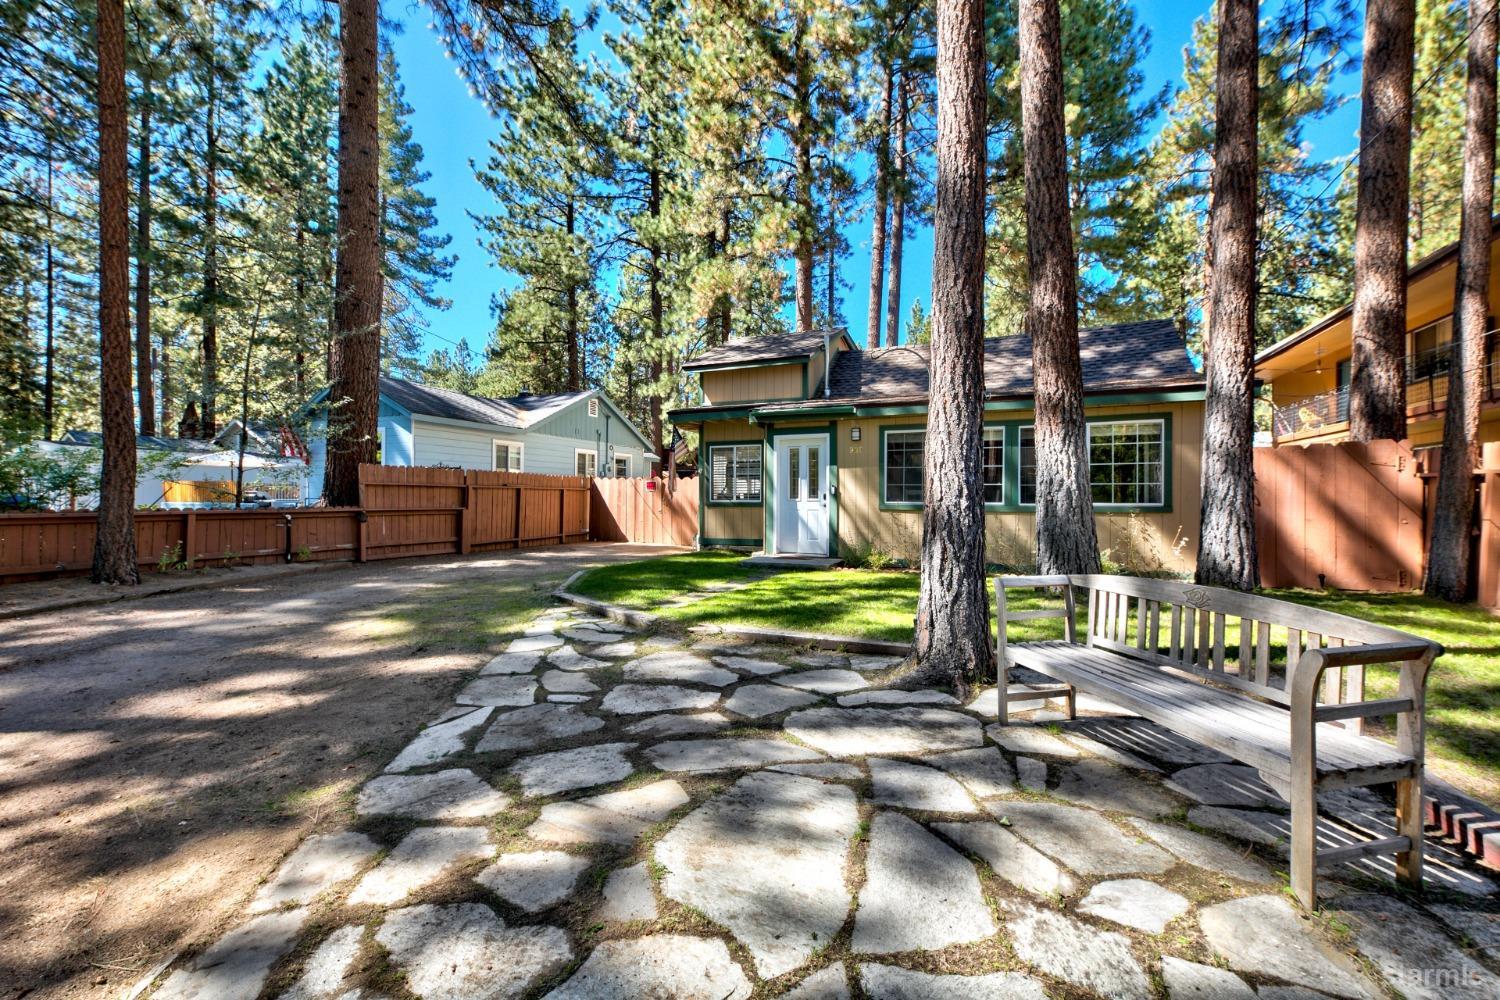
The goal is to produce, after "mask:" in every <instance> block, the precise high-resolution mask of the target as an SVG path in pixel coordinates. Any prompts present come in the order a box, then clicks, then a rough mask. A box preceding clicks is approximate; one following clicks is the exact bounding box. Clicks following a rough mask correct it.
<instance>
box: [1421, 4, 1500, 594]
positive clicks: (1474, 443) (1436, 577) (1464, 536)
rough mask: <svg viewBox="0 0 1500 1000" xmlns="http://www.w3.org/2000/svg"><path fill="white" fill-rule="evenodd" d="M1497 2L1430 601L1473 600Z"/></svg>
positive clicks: (1473, 98) (1477, 67) (1477, 39)
mask: <svg viewBox="0 0 1500 1000" xmlns="http://www.w3.org/2000/svg"><path fill="white" fill-rule="evenodd" d="M1495 11H1496V0H1469V25H1470V32H1469V87H1468V107H1467V111H1466V115H1465V121H1464V184H1463V216H1462V221H1461V222H1460V224H1459V239H1458V281H1457V287H1456V290H1455V292H1454V302H1453V315H1454V324H1453V343H1452V344H1451V345H1450V347H1449V355H1448V357H1449V362H1448V404H1447V409H1446V411H1445V412H1444V415H1443V451H1442V456H1443V458H1442V463H1441V464H1440V466H1439V468H1438V489H1437V502H1436V506H1435V507H1434V510H1433V520H1432V544H1431V545H1430V546H1429V547H1428V552H1427V575H1426V579H1425V580H1423V582H1422V589H1423V590H1424V591H1425V592H1426V593H1427V595H1428V596H1429V597H1438V598H1442V599H1443V600H1445V601H1462V600H1465V599H1466V598H1467V596H1468V589H1469V587H1468V585H1469V532H1470V525H1471V523H1472V518H1473V515H1474V474H1473V470H1474V469H1475V467H1476V466H1477V465H1478V464H1479V403H1480V400H1481V399H1482V398H1483V393H1484V383H1485V354H1486V351H1485V346H1486V341H1487V339H1488V336H1487V334H1488V329H1487V328H1488V326H1489V320H1488V317H1489V311H1490V296H1489V285H1490V206H1491V205H1493V204H1494V198H1495V54H1496V23H1495V16H1496V14H1495Z"/></svg>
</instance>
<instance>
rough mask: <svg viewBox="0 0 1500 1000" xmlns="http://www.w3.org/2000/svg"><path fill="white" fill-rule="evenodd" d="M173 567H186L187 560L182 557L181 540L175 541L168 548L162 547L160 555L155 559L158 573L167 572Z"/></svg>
mask: <svg viewBox="0 0 1500 1000" xmlns="http://www.w3.org/2000/svg"><path fill="white" fill-rule="evenodd" d="M174 569H177V570H181V569H187V560H186V559H184V558H183V557H182V543H181V542H177V543H176V544H174V545H173V546H172V547H170V548H166V549H162V550H161V555H160V556H159V557H157V560H156V571H157V572H158V573H169V572H171V571H172V570H174Z"/></svg>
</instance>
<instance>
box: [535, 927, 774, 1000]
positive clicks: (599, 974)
mask: <svg viewBox="0 0 1500 1000" xmlns="http://www.w3.org/2000/svg"><path fill="white" fill-rule="evenodd" d="M749 995H750V980H749V979H747V978H746V976H745V973H744V970H742V969H741V968H740V967H739V966H738V965H736V964H735V963H734V960H733V959H732V958H730V957H729V949H728V948H726V947H725V946H724V942H723V941H720V940H719V939H718V938H702V937H689V936H687V935H685V934H652V935H650V936H648V937H642V938H634V939H631V940H627V941H606V942H604V943H603V944H601V945H600V946H599V947H597V948H595V949H594V951H593V954H591V955H589V957H588V960H587V961H585V962H584V963H583V965H581V966H579V969H578V971H577V972H575V973H573V976H572V978H570V979H569V980H568V981H567V982H565V983H563V984H562V985H561V986H559V987H558V988H557V989H555V990H553V991H552V992H551V993H548V994H547V998H548V1000H602V998H605V997H620V998H622V1000H623V998H625V997H642V998H652V1000H656V998H659V1000H744V998H746V997H748V996H749Z"/></svg>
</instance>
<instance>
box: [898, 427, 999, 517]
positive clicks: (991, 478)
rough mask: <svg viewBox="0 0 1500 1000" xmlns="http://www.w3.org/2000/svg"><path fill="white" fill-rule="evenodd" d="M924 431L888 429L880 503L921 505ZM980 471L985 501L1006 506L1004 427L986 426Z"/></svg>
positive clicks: (925, 443)
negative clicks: (882, 493) (882, 490)
mask: <svg viewBox="0 0 1500 1000" xmlns="http://www.w3.org/2000/svg"><path fill="white" fill-rule="evenodd" d="M926 446H927V432H926V431H922V430H910V431H907V430H887V431H886V432H885V453H884V455H883V456H882V457H881V461H882V462H884V471H885V493H884V495H883V496H882V498H881V500H882V502H883V503H885V504H888V505H893V506H907V505H911V506H915V505H917V504H920V503H921V502H922V475H923V468H922V458H923V453H924V452H925V450H926ZM980 471H981V473H982V474H983V477H984V502H985V503H987V504H1003V503H1005V428H1003V427H986V428H985V429H984V437H983V439H982V441H981V444H980Z"/></svg>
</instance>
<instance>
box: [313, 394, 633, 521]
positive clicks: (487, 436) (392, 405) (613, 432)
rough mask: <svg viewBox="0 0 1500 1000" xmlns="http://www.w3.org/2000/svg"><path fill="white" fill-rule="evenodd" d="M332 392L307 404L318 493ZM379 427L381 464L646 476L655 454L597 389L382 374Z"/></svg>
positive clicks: (563, 473)
mask: <svg viewBox="0 0 1500 1000" xmlns="http://www.w3.org/2000/svg"><path fill="white" fill-rule="evenodd" d="M326 399H327V390H326V389H325V390H324V391H323V392H321V393H319V394H318V395H317V396H315V397H313V399H312V401H311V403H310V404H309V409H310V410H312V412H313V413H314V414H315V416H314V417H313V420H312V433H311V434H310V435H309V441H308V450H309V452H310V453H311V455H312V465H311V467H310V470H309V471H310V480H311V483H312V487H311V488H312V490H313V491H314V492H313V493H312V496H317V495H319V491H321V489H322V485H323V465H324V462H325V460H326V457H327V453H328V452H327V444H328V442H327V437H328V433H327V426H328V417H327V412H326V410H325V409H322V406H321V404H323V403H324V402H325V400H326ZM379 434H380V443H379V456H380V462H381V464H382V465H428V466H450V467H453V468H460V469H490V470H498V471H503V472H544V473H550V474H552V475H566V476H572V475H578V476H645V475H649V474H650V472H651V463H652V462H653V461H655V460H656V455H654V454H652V452H651V450H650V444H649V442H648V441H647V440H646V437H645V435H644V434H642V433H641V432H640V431H639V430H637V429H636V428H635V426H634V425H633V424H631V422H630V421H629V420H627V419H626V418H625V415H624V414H622V413H621V412H620V410H619V408H618V407H616V406H615V405H614V404H613V403H611V402H610V401H609V399H608V397H606V396H604V395H602V394H600V393H599V392H597V391H595V390H587V391H584V392H568V393H555V394H552V395H534V394H532V393H524V392H523V393H521V394H520V395H519V396H510V397H508V398H505V399H491V398H489V397H486V396H471V395H469V394H468V393H463V392H455V391H454V390H452V389H440V388H438V387H436V386H430V385H423V384H422V383H420V382H408V381H406V380H404V379H398V378H388V377H384V376H382V377H381V379H380V422H379Z"/></svg>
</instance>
